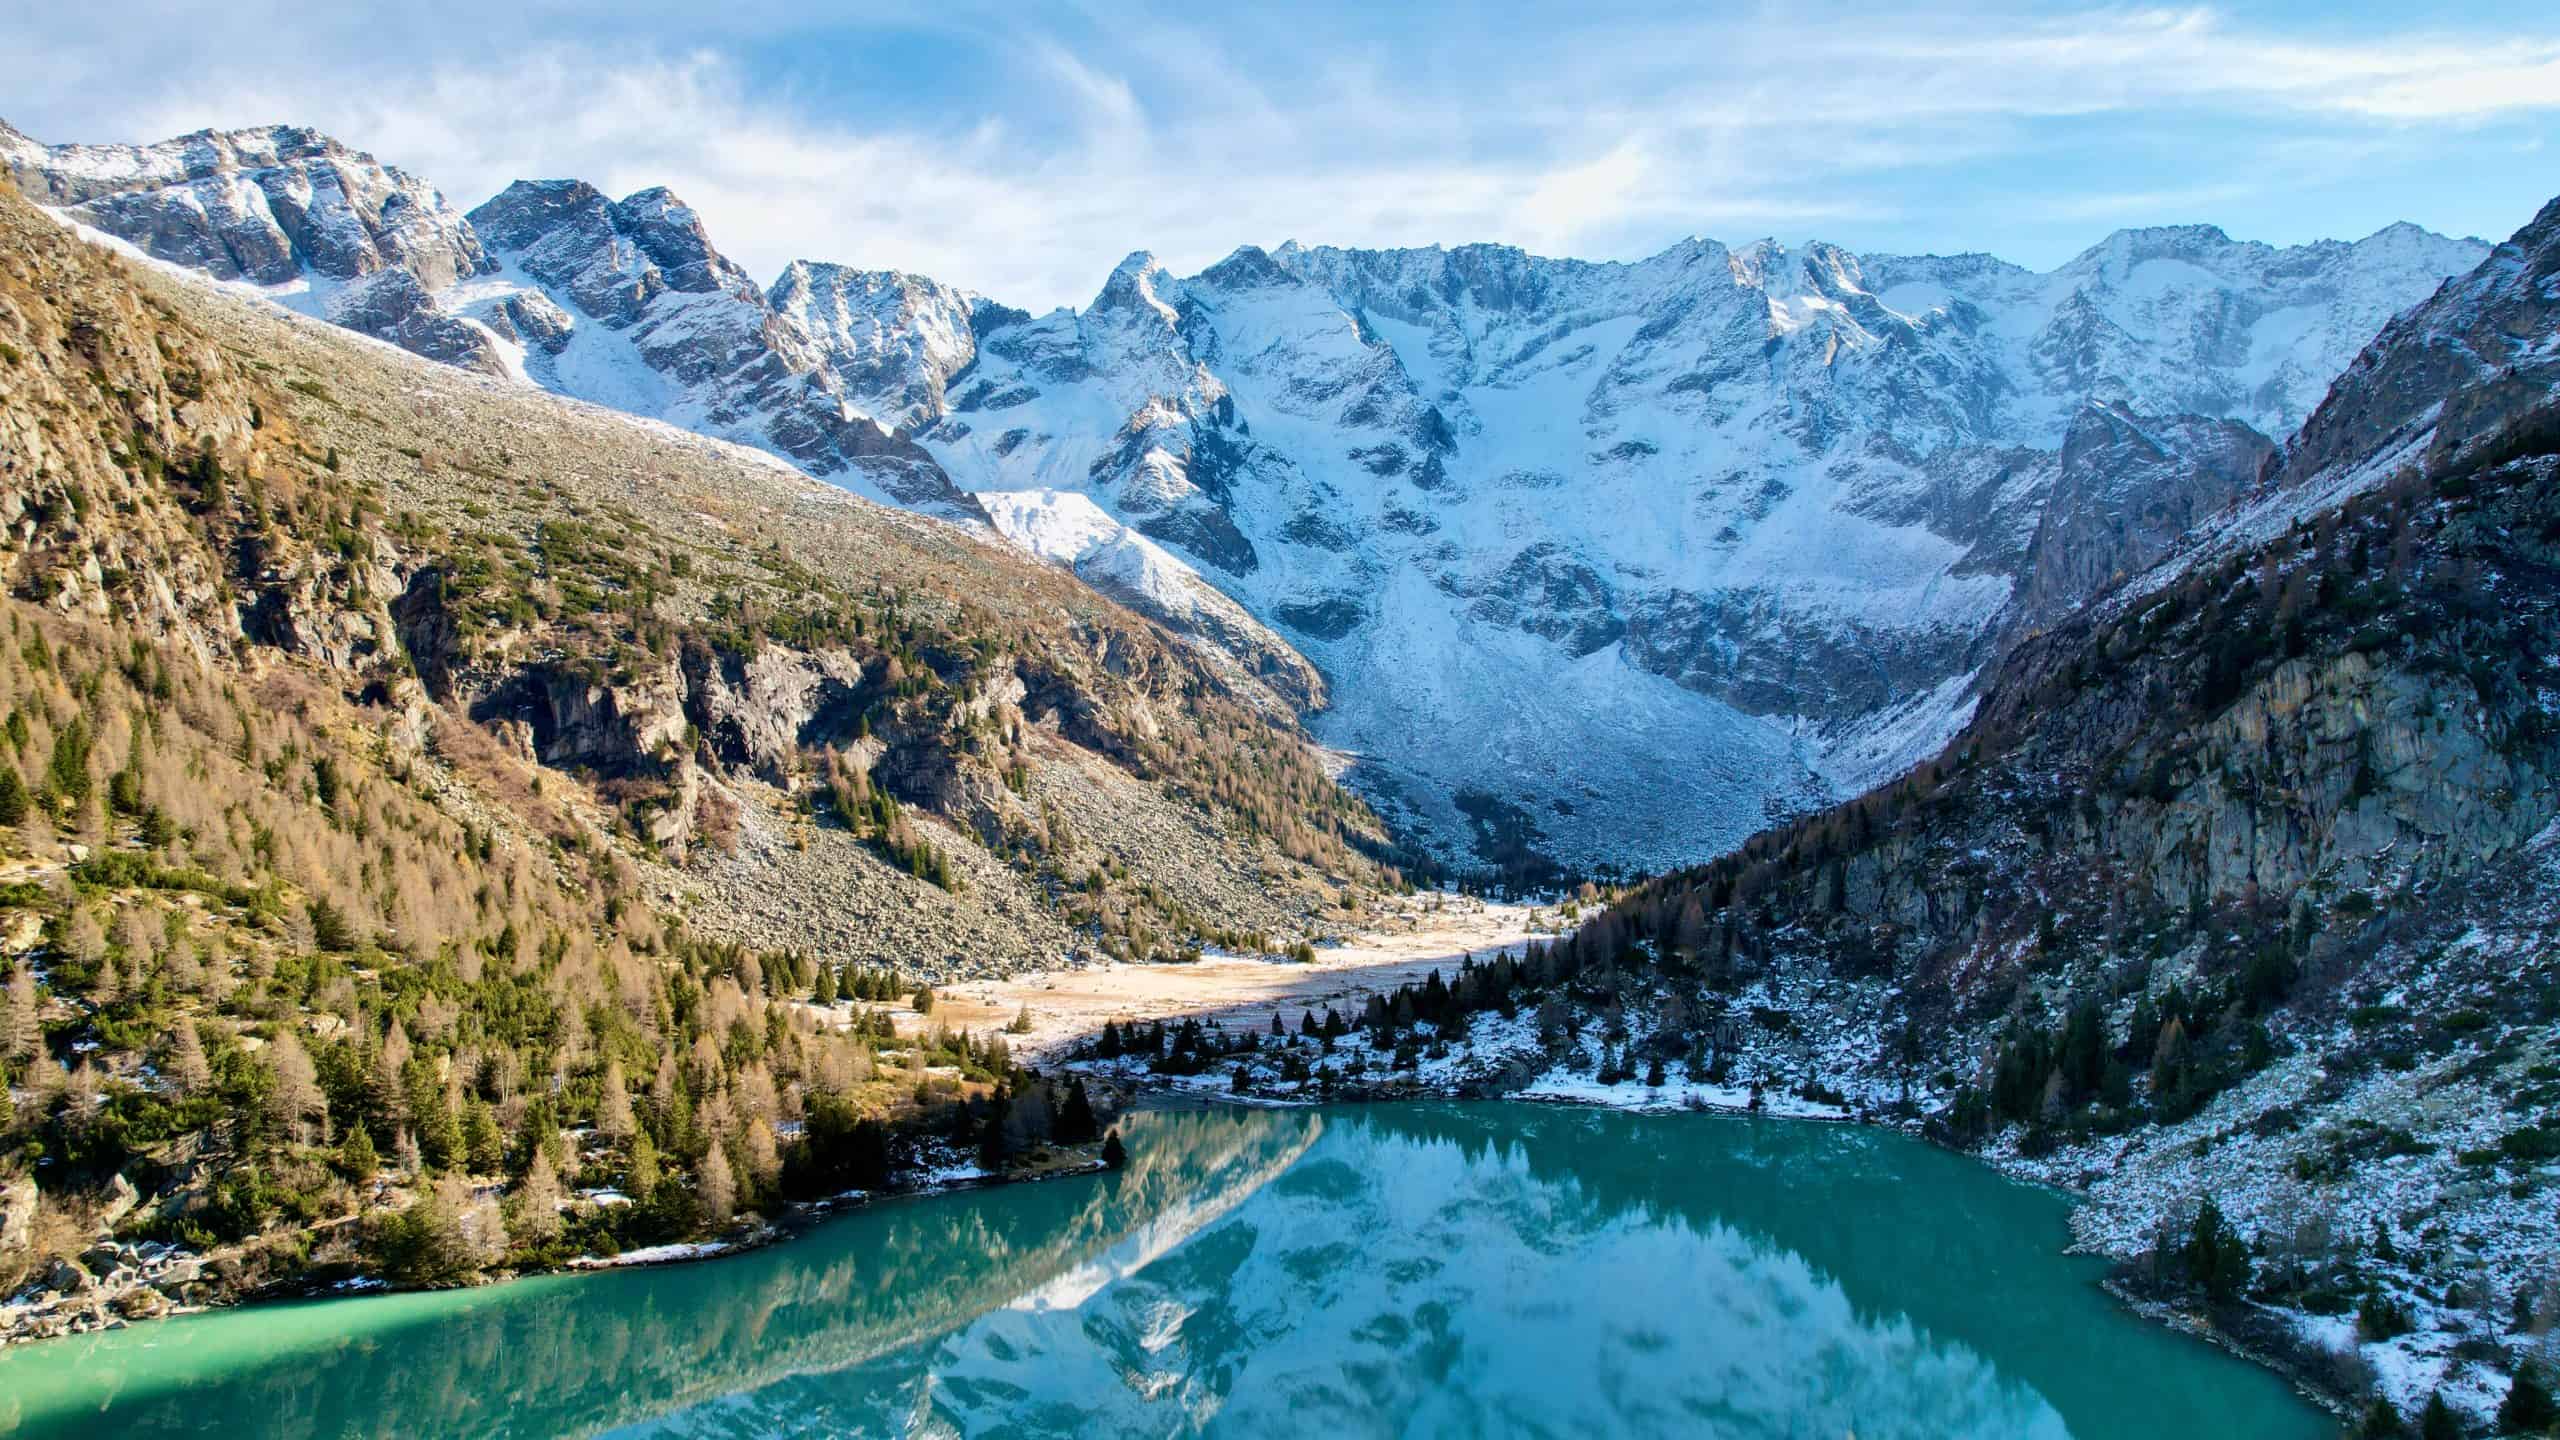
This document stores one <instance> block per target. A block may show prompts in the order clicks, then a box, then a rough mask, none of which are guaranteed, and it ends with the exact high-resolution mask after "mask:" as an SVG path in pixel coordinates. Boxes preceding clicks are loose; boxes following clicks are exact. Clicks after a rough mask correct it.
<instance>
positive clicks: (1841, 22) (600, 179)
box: [0, 0, 2560, 308]
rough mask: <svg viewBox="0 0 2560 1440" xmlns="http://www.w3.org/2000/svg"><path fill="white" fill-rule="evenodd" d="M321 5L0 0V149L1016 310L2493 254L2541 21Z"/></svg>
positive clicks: (2549, 84)
mask: <svg viewBox="0 0 2560 1440" xmlns="http://www.w3.org/2000/svg"><path fill="white" fill-rule="evenodd" d="M326 9H327V7H315V6H310V5H308V4H266V3H262V0H231V3H226V4H225V5H224V6H222V7H220V9H219V11H218V12H216V13H218V14H219V16H220V17H221V18H220V20H219V21H218V22H208V21H206V20H205V19H203V18H202V14H201V7H197V6H185V5H154V4H142V3H130V0H102V3H90V4H86V5H81V6H73V5H36V4H21V5H13V6H6V7H0V11H5V12H6V13H0V47H5V49H6V51H7V53H10V54H13V55H15V56H17V57H19V58H20V63H19V64H17V65H15V66H13V67H12V75H11V81H12V86H11V88H12V91H13V92H14V93H11V94H6V95H0V117H5V118H7V119H8V120H10V121H11V122H13V123H15V124H17V125H18V126H19V127H20V128H21V129H24V130H26V131H27V132H28V133H30V134H33V135H36V136H37V137H39V138H42V139H47V140H71V139H80V140H142V139H154V138H159V137H162V136H165V135H170V134H176V133H180V132H182V131H186V130H191V129H196V128H199V127H202V126H206V125H215V126H235V125H247V124H257V123H264V122H268V121H277V120H289V121H295V122H299V123H305V124H311V125H317V126H319V127H321V128H323V129H326V130H329V131H331V132H332V133H334V134H337V135H338V136H339V137H340V138H342V139H344V140H346V141H348V142H349V143H351V144H354V145H357V146H359V147H361V148H365V149H369V150H371V151H373V152H374V153H376V154H377V155H380V156H381V157H382V158H384V159H385V160H388V161H391V162H392V163H394V164H398V165H402V166H404V167H406V168H408V169H411V170H414V171H416V172H418V173H420V174H423V175H425V176H427V177H428V178H430V179H432V180H434V181H435V182H436V183H437V184H439V185H440V186H442V187H443V188H444V190H445V191H446V193H447V194H448V196H449V197H450V198H451V199H452V200H454V202H455V203H456V204H458V205H462V206H466V207H467V206H470V205H473V204H477V203H478V202H479V201H480V200H482V199H484V198H486V197H487V196H488V195H489V194H490V193H493V192H494V191H495V190H497V189H498V188H500V187H501V186H503V185H504V184H505V183H506V182H507V181H508V180H510V179H513V178H516V177H519V176H541V177H552V176H572V175H573V176H579V177H582V178H586V179H589V180H593V181H595V182H596V183H597V184H599V185H601V186H603V187H605V188H606V189H608V190H611V191H613V192H615V193H617V194H619V193H624V192H627V191H629V190H633V189H638V188H641V187H643V186H646V185H652V184H667V185H671V186H673V187H674V188H675V190H676V191H677V193H679V194H680V195H682V196H684V197H685V198H686V199H687V200H689V201H691V202H692V203H693V204H694V205H695V206H696V207H697V208H698V209H700V210H701V211H702V212H703V214H704V216H705V218H706V220H707V222H708V223H709V225H710V227H711V230H712V235H713V238H714V240H715V242H716V243H718V244H719V245H720V246H721V247H722V248H723V249H724V250H727V251H728V252H729V253H730V254H732V255H733V256H735V257H736V258H737V259H738V260H739V261H740V263H742V264H744V265H745V266H746V267H747V268H748V269H749V270H750V271H751V272H753V273H755V274H756V275H757V276H759V277H760V278H769V277H770V276H771V275H772V274H773V273H774V272H775V271H776V270H777V269H779V268H780V266H781V265H782V264H783V263H784V262H785V261H787V260H790V259H792V258H795V257H803V256H805V257H808V258H814V259H827V260H840V261H845V262H849V263H854V264H860V265H868V266H895V267H899V268H904V269H911V270H919V271H923V272H925V273H928V274H932V275H934V276H937V277H938V278H941V279H944V280H948V281H950V282H952V283H955V284H960V285H965V286H968V287H970V288H972V289H977V290H980V291H984V292H986V293H988V294H992V295H995V296H997V297H998V298H1001V299H1004V300H1007V301H1009V302H1011V303H1015V304H1021V305H1027V306H1030V307H1032V308H1046V307H1048V306H1050V305H1055V304H1081V303H1083V302H1084V301H1085V300H1086V299H1088V298H1089V297H1090V296H1091V295H1092V293H1093V292H1094V290H1095V289H1096V288H1098V287H1099V285H1100V284H1101V281H1102V278H1103V276H1104V275H1105V274H1106V273H1108V271H1109V270H1110V268H1111V266H1112V265H1113V264H1114V263H1116V262H1117V261H1118V260H1119V259H1120V257H1121V256H1123V255H1124V254H1126V253H1128V252H1129V251H1131V250H1135V249H1142V248H1143V249H1150V250H1153V251H1155V252H1156V253H1157V254H1158V255H1160V256H1162V257H1163V258H1164V259H1165V261H1166V262H1167V263H1169V264H1171V265H1173V266H1174V267H1175V268H1176V269H1178V270H1184V271H1189V270H1191V269H1195V268H1197V267H1199V266H1201V265H1204V264H1207V263H1209V262H1211V261H1214V260H1215V259H1217V258H1218V257H1219V256H1221V255H1224V254H1225V253H1226V252H1228V251H1229V250H1231V249H1233V248H1234V247H1235V246H1236V245H1239V244H1243V243H1255V244H1262V245H1276V244H1278V243H1279V242H1280V241H1282V240H1285V239H1291V238H1295V239H1298V240H1300V241H1302V242H1305V243H1309V244H1315V243H1332V244H1344V245H1416V244H1429V243H1433V242H1442V243H1452V244H1454V243H1463V242H1467V241H1474V240H1498V241H1505V242H1509V243H1513V244H1519V245H1524V246H1527V247H1529V248H1531V249H1533V250H1538V251H1541V252H1544V253H1550V254H1571V255H1580V256H1587V257H1591V258H1597V259H1632V258H1635V257H1638V256H1641V255H1645V254H1649V253H1651V252H1653V251H1656V250H1659V249H1661V248H1662V247H1664V246H1666V245H1668V244H1671V243H1672V242H1674V241H1676V240H1678V239H1680V238H1682V237H1684V236H1688V235H1706V236H1712V237H1715V238H1718V239H1724V240H1728V241H1736V242H1739V241H1743V240H1749V239H1753V238H1757V237H1759V236H1762V235H1775V236H1778V237H1779V238H1781V239H1786V240H1790V241H1793V240H1801V239H1805V238H1815V237H1818V238H1821V239H1826V240H1832V241H1836V242H1838V243H1841V244H1844V245H1848V246H1850V247H1852V248H1855V249H1860V250H1905V251H1923V250H1927V251H1940V252H1949V251H1958V250H1987V251H1990V252H1993V253H1995V254H1999V255H2002V256H2004V257H2007V258H2010V259H2014V260H2018V261H2021V262H2023V263H2027V264H2031V265H2035V266H2039V267H2043V266H2049V265H2053V264H2056V263H2059V262H2061V261H2062V260H2065V259H2067V258H2069V257H2070V256H2071V255H2072V254H2074V253H2076V252H2077V251H2079V250H2081V249H2083V248H2085V247H2086V246H2087V245H2089V244H2091V243H2093V242H2094V241H2096V240H2097V239H2098V238H2099V237H2101V236H2103V235H2104V234H2106V233H2107V232H2108V231H2110V230H2113V229H2116V228H2119V227H2122V226H2128V225H2146V224H2169V223H2183V222H2189V221H2205V222H2210V223H2213V224H2218V225H2221V226H2222V227H2223V228H2225V229H2226V230H2229V231H2230V232H2231V233H2232V234H2234V235H2236V236H2240V237H2242V238H2248V239H2263V240H2269V241H2274V242H2279V243H2286V242H2295V241H2301V240H2308V239H2314V238H2319V237H2323V236H2338V237H2344V238H2354V237H2356V236H2361V235H2364V234H2368V233H2370V232H2371V231H2373V230H2375V229H2377V228H2379V227H2381V226H2382V225H2385V224H2387V223H2389V222H2391V221H2393V220H2401V219H2407V220H2414V221H2416V222H2418V223H2420V224H2423V225H2426V226H2428V227H2430V228H2433V229H2437V230H2442V231H2447V232H2450V233H2457V234H2480V235H2485V236H2489V237H2491V238H2500V237H2503V236H2504V235H2506V234H2507V233H2508V232H2509V231H2511V230H2513V229H2514V228H2515V227H2516V226H2517V225H2519V224H2521V223H2522V222H2523V221H2524V220H2525V219H2526V218H2528V217H2529V216H2530V215H2531V214H2532V213H2533V211H2534V210H2535V209H2536V208H2538V207H2539V206H2540V204H2541V203H2542V202H2543V201H2545V200H2547V199H2548V198H2550V197H2551V195H2553V194H2554V193H2555V192H2560V17H2555V16H2554V15H2553V14H2552V13H2551V7H2549V6H2548V5H2539V6H2537V5H2529V4H2504V3H2486V4H2475V5H2434V6H2409V5H2399V6H2392V7H2380V6H2375V7H2354V6H2322V5H2310V4H2269V5H2257V4H2233V5H2223V6H2217V7H2209V8H2126V7H2113V6H2101V7H2078V6H2054V5H2042V6H2025V5H1972V4H1968V5H1954V6H1934V7H1922V6H1914V5H1908V4H1902V5H1896V4H1884V3H1868V4H1841V5H1824V4H1804V3H1793V4H1770V5H1705V4H1688V5H1625V4H1618V3H1614V0H1581V3H1576V4H1573V5H1571V6H1530V5H1496V4H1486V5H1422V4H1408V5H1395V4H1389V5H1380V4H1375V3H1353V4H1331V3H1314V4H1305V5H1293V6H1289V7H1285V8H1283V7H1277V6H1274V7H1262V8H1257V9H1254V10H1242V9H1235V10H1233V11H1232V12H1230V10H1229V9H1228V7H1215V6H1207V5H1199V4H1192V5H1151V4H1131V5H1069V6H1027V5H1026V6H992V7H978V6H974V5H972V4H968V3H946V4H934V5H904V4H884V5H836V6H812V5H806V4H799V5H794V4H781V3H774V0H728V3H721V4H711V5H704V4H700V3H687V4H683V5H675V4H661V3H658V0H620V3H614V4H597V5H590V4H581V3H541V0H514V3H506V4H495V3H489V0H453V3H448V4H443V5H439V6H434V7H427V6H415V5H403V6H397V7H383V8H382V9H381V10H380V11H379V13H368V12H367V8H366V7H364V6H360V5H346V6H342V7H338V8H337V9H336V10H335V11H333V12H329V13H322V14H316V15H315V14H314V13H313V12H314V11H323V10H326Z"/></svg>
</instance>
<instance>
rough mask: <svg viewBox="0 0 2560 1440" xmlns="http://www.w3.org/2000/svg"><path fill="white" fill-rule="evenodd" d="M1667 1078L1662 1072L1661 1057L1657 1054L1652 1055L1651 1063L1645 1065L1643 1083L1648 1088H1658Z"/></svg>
mask: <svg viewBox="0 0 2560 1440" xmlns="http://www.w3.org/2000/svg"><path fill="white" fill-rule="evenodd" d="M1668 1078H1669V1077H1668V1076H1666V1075H1664V1074H1663V1073H1662V1057H1661V1056H1659V1055H1656V1056H1654V1057H1653V1063H1652V1064H1650V1065H1648V1066H1646V1067H1645V1071H1644V1083H1645V1085H1646V1086H1647V1087H1648V1088H1650V1089H1654V1090H1659V1089H1661V1088H1662V1086H1663V1082H1664V1081H1665V1080H1667V1079H1668Z"/></svg>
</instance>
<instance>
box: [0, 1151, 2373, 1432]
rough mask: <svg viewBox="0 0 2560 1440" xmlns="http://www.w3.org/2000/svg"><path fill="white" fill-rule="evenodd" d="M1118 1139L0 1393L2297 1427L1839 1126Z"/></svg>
mask: <svg viewBox="0 0 2560 1440" xmlns="http://www.w3.org/2000/svg"><path fill="white" fill-rule="evenodd" d="M1130 1128H1131V1132H1132V1133H1131V1145H1130V1150H1131V1163H1130V1166H1129V1168H1128V1169H1127V1170H1125V1171H1122V1172H1119V1173H1117V1174H1113V1175H1108V1176H1101V1177H1094V1178H1090V1179H1082V1178H1080V1179H1070V1180H1060V1181H1053V1182H1048V1183H1043V1184H1036V1185H1018V1186H1010V1187H1002V1188H997V1189H991V1190H981V1191H973V1192H968V1193H964V1194H956V1195H942V1196H934V1197H928V1198H922V1199H916V1200H907V1201H895V1202H887V1203H882V1204H879V1205H875V1206H872V1207H868V1208H866V1209H863V1210H861V1211H858V1212H856V1213H853V1214H851V1215H848V1216H846V1217H844V1218H842V1219H840V1220H837V1221H833V1222H831V1223H829V1224H827V1225H824V1226H822V1227H820V1228H818V1229H816V1230H814V1231H813V1232H811V1233H810V1234H808V1235H807V1236H804V1237H802V1238H801V1239H799V1240H796V1241H794V1242H792V1243H790V1244H788V1245H783V1246H778V1247H775V1248H772V1249H768V1250H763V1251H758V1252H755V1253H753V1254H748V1255H742V1256H737V1257H732V1258H728V1259H723V1260H719V1261H714V1262H711V1263H707V1264H699V1265H686V1266H677V1267H669V1268H663V1269H654V1270H627V1271H617V1272H611V1273H607V1274H602V1275H586V1276H559V1277H545V1278H541V1279H535V1280H528V1281H524V1282H520V1283H517V1284H511V1285H503V1286H493V1287H487V1288H483V1289H479V1290H471V1291H456V1292H445V1293H440V1294H428V1295H402V1296H387V1297H378V1298H367V1299H359V1300H345V1301H330V1302H323V1303H316V1304H304V1305H291V1306H273V1307H266V1308H257V1309H249V1310H243V1311H236V1312H230V1313H226V1314H218V1315H207V1316H195V1317H188V1318H185V1319H181V1320H177V1321H172V1322H168V1323H165V1324H157V1325H144V1326H137V1327H134V1328H132V1329H128V1330H124V1331H119V1332H115V1333H112V1334H109V1335H103V1336H94V1337H82V1338H79V1339H74V1340H66V1341H57V1342H51V1343H48V1344H44V1345H38V1346H27V1347H19V1348H18V1349H16V1350H13V1351H10V1352H7V1353H5V1354H0V1434H5V1435H56V1434H60V1435H73V1434H77V1435H99V1434H121V1435H127V1436H148V1435H163V1434H166V1435H188V1434H206V1435H211V1434H219V1435H226V1436H267V1435H273V1436H288V1435H290V1436H341V1435H344V1436H372V1435H381V1436H399V1437H403V1440H408V1437H418V1436H429V1435H450V1434H479V1435H507V1436H549V1435H567V1434H581V1435H583V1434H594V1433H599V1432H614V1433H619V1434H628V1435H635V1436H636V1435H648V1436H669V1437H675V1436H683V1437H696V1436H699V1437H715V1436H716V1437H732V1436H738V1437H744V1436H756V1437H764V1436H821V1435H825V1436H837V1435H859V1436H869V1435H945V1434H961V1435H972V1436H976V1435H987V1436H997V1435H1001V1436H1019V1437H1036V1436H1075V1437H1080V1440H1082V1437H1098V1436H1123V1435H1126V1436H1152V1435H1178V1434H1196V1433H1218V1434H1234V1435H1252V1436H1264V1435H1282V1436H1286V1435H1408V1436H1442V1435H1445V1436H1479V1435H1578V1434H1589V1435H1609V1436H1625V1435H1650V1434H1662V1435H1703V1436H1731V1437H1744V1436H1790V1437H1813V1436H1846V1435H1856V1436H1858V1437H1861V1440H1880V1437H1889V1436H1913V1437H1918V1436H1929V1437H1946V1436H1982V1437H1992V1436H1999V1437H2021V1436H2054V1437H2059V1436H2064V1435H2070V1436H2077V1437H2081V1440H2111V1437H2119V1436H2123V1437H2130V1436H2136V1435H2141V1436H2154V1435H2160V1434H2166V1433H2176V1434H2179V1435H2181V1436H2182V1440H2214V1437H2219V1436H2251V1437H2260V1436H2267V1437H2284V1436H2290V1435H2301V1436H2313V1435H2324V1434H2327V1433H2329V1429H2328V1426H2327V1425H2326V1423H2325V1422H2324V1421H2323V1420H2322V1419H2321V1417H2320V1416H2319V1415H2318V1414H2317V1413H2316V1412H2314V1411H2312V1410H2311V1409H2310V1408H2309V1407H2307V1406H2305V1405H2303V1404H2302V1403H2301V1402H2299V1401H2297V1400H2296V1399H2294V1398H2293V1397H2292V1396H2291V1395H2290V1394H2289V1393H2288V1392H2287V1391H2286V1390H2285V1388H2284V1387H2283V1386H2282V1385H2281V1384H2280V1383H2279V1382H2278V1381H2276V1380H2275V1378H2274V1377H2272V1376H2270V1375H2267V1374H2265V1373H2264V1372H2261V1371H2259V1370H2257V1369H2255V1368H2253V1367H2250V1366H2248V1365H2245V1364H2243V1363H2241V1362H2239V1361H2237V1360H2234V1359H2232V1358H2230V1357H2228V1356H2225V1355H2223V1354H2221V1353H2220V1352H2218V1351H2215V1350H2213V1349H2211V1348H2209V1347H2207V1346H2204V1345H2202V1344H2199V1343H2197V1342H2195V1341H2192V1340H2189V1339H2186V1338H2184V1337H2181V1336H2178V1335H2174V1334H2171V1333H2169V1332H2167V1331H2165V1330H2162V1329H2159V1328H2157V1327H2153V1326H2150V1325H2147V1324H2144V1323H2143V1322H2141V1321H2138V1320H2136V1319H2134V1318H2133V1317H2131V1316H2129V1315H2127V1314H2125V1313H2123V1312H2122V1311H2120V1310H2119V1309H2117V1308H2116V1307H2115V1306H2114V1305H2113V1304H2112V1302H2110V1301H2109V1300H2108V1299H2107V1298H2106V1296H2105V1295H2104V1294H2103V1293H2101V1292H2100V1291H2099V1290H2098V1289H2097V1288H2096V1286H2095V1284H2094V1283H2093V1281H2094V1277H2095V1274H2096V1273H2097V1267H2096V1266H2095V1264H2094V1263H2093V1262H2088V1261H2084V1260H2076V1259H2071V1258H2067V1257H2064V1256H2062V1255H2060V1254H2059V1253H2058V1252H2059V1250H2060V1248H2061V1246H2062V1244H2063V1243H2064V1241H2065V1239H2066V1232H2065V1229H2064V1224H2063V1216H2064V1213H2065V1211H2064V1205H2063V1202H2062V1201H2061V1200H2060V1199H2059V1198H2058V1197H2056V1196H2053V1195H2050V1194H2047V1193H2044V1192H2041V1191H2037V1190H2033V1189H2029V1188H2027V1187H2023V1186H2019V1185H2015V1184H2012V1183H2010V1182H2007V1181H2004V1180H2002V1179H2000V1178H1999V1177H1997V1176H1996V1175H1993V1174H1991V1173H1990V1172H1989V1171H1987V1170H1985V1169H1983V1168H1982V1167H1981V1166H1979V1165H1977V1164H1974V1163H1972V1162H1970V1161H1967V1160H1964V1159H1963V1158H1961V1157H1957V1156H1953V1155H1948V1154H1944V1153H1942V1152H1939V1151H1936V1150H1932V1149H1930V1148H1928V1147H1926V1146H1923V1145H1919V1144H1917V1143H1914V1142H1911V1141H1908V1140H1905V1139H1903V1138H1901V1137H1898V1136H1894V1135H1889V1134H1885V1133H1881V1132H1876V1131H1868V1130H1859V1129H1852V1128H1848V1127H1843V1126H1819V1125H1807V1124H1793V1123H1788V1122H1782V1121H1765V1120H1756V1119H1741V1118H1736V1117H1729V1116H1706V1115H1676V1116H1630V1115H1621V1114H1616V1113H1611V1112H1604V1111H1585V1110H1567V1109H1558V1108H1553V1107H1541V1106H1530V1105H1518V1104H1481V1105H1461V1104H1423V1105H1399V1106H1372V1107H1359V1108H1350V1109H1338V1110H1241V1109H1238V1110H1226V1109H1220V1110H1209V1111H1187V1112H1162V1113H1151V1114H1145V1115H1140V1116H1136V1117H1133V1119H1132V1123H1131V1127H1130Z"/></svg>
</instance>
